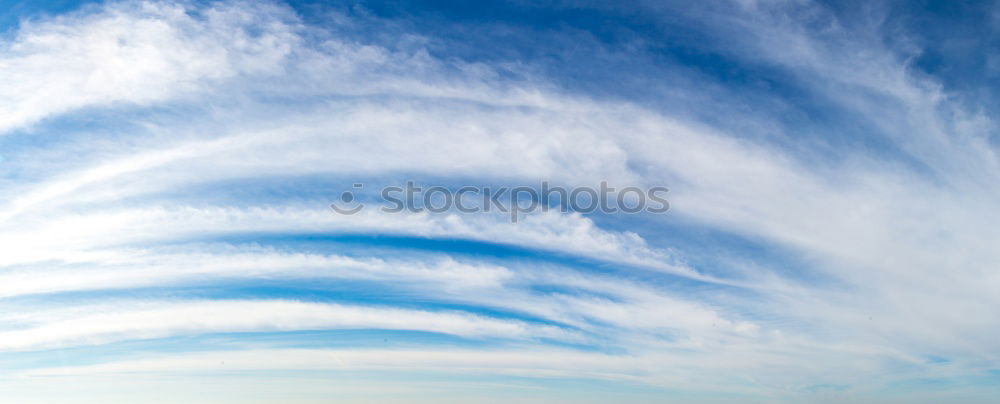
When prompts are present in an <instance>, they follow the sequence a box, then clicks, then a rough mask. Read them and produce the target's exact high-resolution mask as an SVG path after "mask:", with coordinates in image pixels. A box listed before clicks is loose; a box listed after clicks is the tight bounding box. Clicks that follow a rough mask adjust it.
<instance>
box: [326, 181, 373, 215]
mask: <svg viewBox="0 0 1000 404" xmlns="http://www.w3.org/2000/svg"><path fill="white" fill-rule="evenodd" d="M353 187H354V188H356V189H361V188H363V187H364V185H363V184H354V186H353ZM340 201H341V203H343V204H344V205H345V206H347V207H344V206H341V205H340V204H338V203H337V202H334V203H331V204H330V208H331V209H333V210H334V211H335V212H337V213H340V214H342V215H353V214H355V213H358V212H360V211H361V209H364V207H365V205H364V204H361V203H359V204H357V205H355V206H354V207H350V206H349V205H351V203H352V202H354V192H351V191H344V193H342V194H340Z"/></svg>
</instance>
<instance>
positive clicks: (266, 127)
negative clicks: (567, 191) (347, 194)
mask: <svg viewBox="0 0 1000 404" xmlns="http://www.w3.org/2000/svg"><path fill="white" fill-rule="evenodd" d="M302 7H305V6H302ZM302 7H300V8H294V7H293V6H290V5H285V4H280V3H274V2H260V1H252V2H251V1H231V2H217V3H194V2H192V3H187V2H182V3H167V2H159V1H141V2H140V1H125V2H110V3H106V4H93V5H89V6H82V7H81V8H80V9H79V10H77V11H72V12H69V13H65V14H62V15H58V16H54V17H44V18H42V17H37V18H28V19H25V20H24V21H23V22H22V23H21V24H20V26H18V27H17V28H16V29H14V30H13V31H11V33H10V35H8V36H6V37H4V38H3V40H2V42H0V78H2V79H0V157H2V160H0V246H2V247H0V312H3V313H5V314H4V315H0V319H2V320H0V349H2V350H5V351H8V352H7V353H4V354H0V361H19V360H22V359H23V358H24V357H25V356H26V355H28V356H30V355H39V356H38V357H39V358H47V357H51V356H46V355H54V354H53V352H56V353H59V355H62V353H61V352H74V350H84V351H86V352H88V354H87V355H86V360H84V361H83V362H84V363H83V364H80V365H79V366H63V365H60V364H57V363H52V362H51V361H45V360H40V361H39V362H37V363H33V364H31V365H30V366H19V368H20V370H18V372H14V373H9V374H8V376H5V377H6V378H3V379H2V381H0V385H2V384H7V383H15V382H18V381H20V382H23V383H29V384H30V383H31V381H32V380H34V378H38V377H50V376H53V375H62V376H67V377H70V376H72V377H96V378H98V379H100V378H101V377H103V376H101V375H104V374H130V375H133V376H135V375H134V374H143V373H144V372H158V373H162V374H174V375H178V377H183V378H191V377H197V376H194V375H196V374H202V375H204V374H210V375H214V376H212V377H223V376H225V375H222V374H221V373H224V372H227V371H230V370H233V369H240V370H254V371H270V372H273V373H271V374H273V375H274V377H273V379H269V380H276V382H275V383H279V382H280V381H281V380H285V382H286V383H290V384H289V386H291V385H292V384H291V383H292V381H290V378H289V377H288V375H289V374H291V373H289V372H293V371H306V370H308V371H316V370H323V371H334V370H336V371H342V370H347V371H358V372H381V371H391V372H388V373H385V377H387V378H392V377H395V378H397V379H400V380H402V379H406V377H409V376H406V375H411V374H413V373H419V372H424V371H434V372H445V373H450V374H453V376H450V377H454V374H461V373H463V372H474V373H483V374H487V375H490V376H489V377H501V376H503V377H507V376H516V377H527V378H540V379H543V380H548V381H549V382H551V383H554V381H553V380H556V379H564V378H583V379H594V380H601V381H606V382H609V383H613V384H615V385H616V386H618V388H621V389H623V390H630V389H631V387H629V386H633V387H634V389H635V391H634V393H635V394H637V395H638V396H639V397H656V396H655V394H660V393H663V392H667V391H672V392H678V391H680V392H682V393H683V394H684V396H683V397H685V398H687V397H691V399H692V400H693V401H697V400H701V399H704V400H709V399H727V398H732V397H738V398H739V399H746V400H764V401H771V400H788V401H801V400H810V401H813V400H842V399H855V400H867V401H878V400H883V399H884V400H886V401H890V400H896V399H900V400H906V399H913V398H917V399H919V398H921V397H926V399H928V400H931V399H937V398H941V397H949V396H948V395H947V394H949V393H951V394H953V395H952V396H951V397H959V398H960V399H962V400H967V401H983V402H985V401H987V400H986V397H987V396H985V395H982V394H985V393H984V392H990V391H995V386H996V385H997V383H996V372H997V369H998V366H1000V365H997V361H998V360H1000V358H997V354H996V352H1000V350H998V349H997V348H1000V347H998V346H997V343H996V338H995V336H996V335H997V334H998V333H1000V322H998V321H997V318H998V317H997V316H996V313H995V312H996V309H995V308H996V307H1000V306H998V305H1000V298H998V297H997V296H1000V294H998V293H997V291H998V290H1000V276H998V275H997V274H996V270H995V269H996V268H995V266H996V262H1000V255H998V253H997V252H996V251H995V248H994V246H996V245H997V243H998V242H1000V231H998V230H997V226H995V225H994V224H996V223H1000V210H997V209H996V208H995V205H996V203H997V202H998V200H1000V193H998V192H997V189H998V188H997V185H998V182H1000V166H998V164H1000V162H998V160H997V157H996V151H997V148H996V139H995V132H996V127H995V124H994V123H993V122H994V120H995V117H994V115H995V114H994V113H993V112H991V111H990V110H989V109H988V108H984V105H989V104H988V103H986V101H983V103H982V104H977V102H976V97H975V96H974V95H970V94H958V93H957V90H955V89H952V88H949V87H948V86H947V84H946V82H945V80H943V79H942V78H941V77H937V76H935V75H934V74H933V73H928V72H925V71H920V70H919V69H917V68H916V67H915V64H916V62H915V58H917V57H918V56H919V55H920V52H921V49H920V48H919V47H917V46H916V45H915V44H914V42H913V41H908V40H907V35H906V30H907V29H910V28H909V27H905V26H896V25H892V24H890V22H889V21H890V19H889V18H888V16H889V15H891V14H892V13H894V12H897V11H893V10H894V9H893V8H892V7H891V6H885V7H884V8H879V7H875V6H872V7H869V8H862V9H858V10H852V11H849V12H846V11H844V10H840V9H834V8H831V7H828V6H825V5H822V4H814V3H811V2H783V1H781V2H736V3H733V4H730V3H729V2H711V3H710V4H707V5H705V6H704V7H698V8H692V7H690V6H689V5H682V4H679V3H678V4H645V5H639V6H637V7H641V8H642V10H643V12H642V13H641V14H642V16H638V15H634V13H633V12H632V11H629V10H623V9H620V8H619V7H617V6H616V7H591V8H586V7H582V8H574V9H573V10H568V9H565V8H561V7H559V6H557V5H548V6H544V7H543V6H530V7H533V8H537V9H536V11H537V10H541V9H544V10H546V13H549V14H551V15H554V16H562V17H552V18H556V19H559V18H565V24H563V25H560V24H554V25H546V24H548V23H546V22H545V21H546V20H545V18H549V17H544V18H543V17H539V18H540V20H539V21H536V23H537V24H538V25H540V26H536V25H531V24H528V23H527V22H524V21H519V20H518V19H517V18H514V17H510V16H507V17H502V18H501V17H498V20H497V21H494V22H492V23H485V22H483V21H479V20H477V19H475V18H466V17H467V16H463V15H462V14H461V13H460V12H458V11H454V13H455V14H454V15H452V14H448V13H443V14H438V13H431V14H430V15H426V16H423V17H419V18H418V17H414V16H411V14H412V15H422V14H421V12H420V10H411V8H413V7H416V6H413V7H410V6H407V7H404V9H405V10H404V11H401V12H400V13H401V14H398V15H390V14H385V13H381V12H380V11H379V10H377V7H375V8H376V9H371V8H366V7H365V6H363V5H357V6H354V7H344V8H340V7H337V6H329V7H319V6H317V8H315V9H310V8H307V7H306V8H302ZM373 7H374V6H373ZM504 7H509V8H511V9H512V10H520V9H519V7H522V6H517V5H505V6H504ZM523 7H528V6H523ZM417 8H419V7H417ZM306 10H310V11H306ZM407 10H408V11H407ZM520 11H524V10H520ZM574 13H578V14H574ZM514 14H517V13H514ZM549 14H545V15H549ZM581 15H589V16H592V17H593V16H598V17H594V18H598V19H607V20H608V21H619V20H620V22H621V24H619V25H620V28H616V30H611V31H607V32H605V31H601V30H598V29H592V28H593V27H589V28H588V25H587V24H590V23H591V22H592V21H593V20H589V19H587V18H584V17H581ZM420 18H426V20H420ZM615 19H619V20H615ZM421 21H424V23H421ZM892 21H896V20H892ZM430 22H433V24H431V23H430ZM601 35H604V37H602V36H601ZM531 36H541V37H543V38H548V37H551V38H553V39H554V41H555V42H554V43H556V44H566V43H574V44H576V46H577V47H576V48H574V49H563V46H562V45H558V46H556V45H546V44H545V43H537V44H535V43H532V44H528V43H529V42H527V41H524V40H522V39H521V38H524V37H531ZM498 38H506V39H505V40H500V39H498ZM543 42H544V41H543ZM491 47H492V48H495V49H496V52H492V53H490V52H488V51H486V50H484V49H490V48H491ZM470 48H476V49H470ZM478 48H483V49H478ZM692 49H694V50H692ZM483 52H486V53H489V54H488V55H484V54H483ZM545 55H548V56H545ZM580 55H591V56H587V57H584V56H580ZM588 63H591V64H592V66H591V69H593V70H601V72H592V73H581V72H580V71H579V70H580V69H582V70H586V69H587V68H588V66H590V65H588ZM576 64H581V65H580V66H577V65H576ZM571 65H572V66H571ZM609 66H620V67H623V68H627V69H628V70H627V71H626V72H623V73H615V72H613V71H607V70H608V69H607V68H608V67H609ZM554 72H555V73H554ZM559 72H565V73H566V76H565V77H564V76H561V75H559V74H558V73H559ZM587 74H591V76H587ZM616 74H619V75H618V76H616ZM626 74H627V75H629V78H628V80H629V82H624V81H623V82H621V83H620V86H618V87H619V88H616V84H615V83H606V84H601V85H596V84H593V83H586V84H584V83H581V82H580V81H579V80H583V78H587V77H591V78H593V77H604V78H616V77H618V78H622V79H623V80H624V77H622V75H626ZM574 75H575V76H574ZM581 77H582V78H581ZM574 80H578V81H574ZM632 81H635V82H640V83H648V86H639V87H641V88H639V87H636V86H634V85H633V84H631V83H632ZM984 91H989V90H988V89H987V90H984ZM401 178H402V179H413V178H415V179H423V180H426V181H429V182H434V181H437V182H440V183H442V184H444V185H449V186H451V185H454V184H460V183H472V182H475V183H478V184H490V185H493V184H511V183H516V184H519V185H520V184H525V185H531V184H532V183H535V182H537V181H540V180H547V181H550V182H553V183H558V184H562V185H567V186H577V185H596V184H597V183H599V182H600V181H609V182H612V183H615V184H618V185H619V186H626V185H637V186H654V185H665V186H667V187H669V188H670V189H671V190H670V204H671V211H670V213H668V214H667V215H659V216H658V215H636V216H629V215H622V216H600V215H590V216H585V215H581V214H577V213H572V214H567V213H558V212H554V211H553V212H545V213H535V214H530V215H527V216H525V217H524V219H523V220H520V221H518V222H517V223H510V222H509V220H507V216H505V215H501V214H477V215H468V214H429V213H404V214H388V213H384V212H380V211H378V210H376V209H369V210H365V211H363V212H361V213H359V214H357V215H353V216H343V215H336V214H335V213H334V212H332V211H330V210H329V209H328V208H327V206H328V205H329V203H330V202H331V201H332V200H333V199H334V198H337V197H339V193H340V191H341V189H340V187H341V186H342V185H343V184H345V183H347V184H350V183H353V182H357V181H362V180H363V181H366V182H367V183H368V184H369V186H368V187H367V189H366V190H365V192H367V194H365V195H361V197H366V196H371V194H377V188H378V186H379V185H385V184H394V183H396V182H399V179H401ZM358 235H361V236H358ZM322 236H330V237H328V238H325V239H324V238H323V237H322ZM369 236H370V237H369ZM351 237H355V239H351ZM380 237H382V238H381V239H380ZM421 241H426V242H434V243H437V244H424V245H423V247H421V246H420V242H421ZM448 243H464V244H451V248H448V246H449V244H448ZM273 294H277V295H280V296H277V297H276V296H274V295H273ZM343 329H363V330H369V331H373V332H375V333H376V334H375V335H378V333H379V332H383V333H388V332H393V331H400V330H408V331H418V332H425V333H430V334H435V335H438V334H440V335H451V336H455V337H459V338H461V339H462V340H463V341H476V342H478V343H481V345H478V346H474V347H472V348H469V347H463V348H462V349H461V350H458V349H454V348H451V347H448V346H447V344H449V342H447V341H448V340H444V339H440V340H437V339H427V340H421V339H415V340H413V341H407V342H405V343H403V344H402V345H400V346H398V347H393V348H392V349H386V350H372V349H368V348H364V349H362V348H361V347H357V348H356V349H351V348H349V347H348V348H343V349H339V348H338V349H336V350H334V349H325V348H323V349H286V348H284V347H282V346H278V345H273V346H272V345H268V342H267V341H265V342H260V341H257V342H253V343H252V344H251V343H250V342H249V340H248V341H243V342H245V343H246V344H249V345H241V342H240V341H241V338H240V337H239V335H247V336H249V335H251V334H258V333H265V332H270V333H276V334H278V335H279V337H276V339H275V340H274V341H283V342H289V341H294V339H295V333H294V332H296V331H304V330H343ZM219 333H232V334H233V335H237V336H236V337H233V340H232V341H233V342H231V343H230V344H229V345H227V346H226V349H227V350H226V351H225V352H209V353H183V352H182V353H180V354H178V355H177V356H176V357H167V356H165V355H164V354H163V353H162V352H159V353H158V351H159V350H161V349H158V347H166V346H168V345H169V344H173V342H171V341H176V340H177V339H178V338H182V337H194V336H199V335H216V334H219ZM387 340H388V339H387ZM129 341H132V342H136V341H143V344H145V345H143V346H145V347H146V348H144V349H136V350H134V351H132V350H130V348H128V345H127V343H128V342H129ZM115 344H122V345H121V346H124V347H125V348H122V349H123V350H125V352H119V355H107V354H102V353H101V352H102V351H100V350H99V349H98V348H99V347H100V346H105V347H107V346H119V345H115ZM251 345H252V346H251ZM169 346H171V347H172V348H171V349H176V345H169ZM285 347H287V345H285ZM487 347H488V348H487ZM162 349H166V348H162ZM180 350H181V351H184V352H187V351H199V350H202V349H200V348H199V347H198V345H197V343H193V342H192V343H191V344H190V345H187V346H184V347H183V348H182V349H180ZM19 358H20V359H19ZM42 362H45V363H42ZM223 362H225V365H222V363H223ZM10 363H13V362H10ZM18 363H20V362H18ZM393 372H401V373H393ZM400 375H403V376H400ZM130 377H131V376H130ZM136 377H138V376H136ZM227 377H228V376H227ZM136 380H138V379H136ZM136 383H138V381H136ZM295 383H298V382H295ZM915 384H919V388H917V387H912V386H914V385H915ZM296 385H298V384H296ZM447 385H448V388H449V389H453V390H456V391H461V390H462V383H461V382H460V381H456V382H448V383H447ZM636 386H641V387H636ZM901 386H902V387H901ZM253 388H254V387H251V389H253ZM358 388H360V387H358ZM645 389H652V390H645ZM991 389H992V390H991ZM907 390H912V391H917V392H918V393H917V395H908V394H907V393H906V391H907ZM925 390H926V391H927V392H934V394H942V395H941V396H935V395H933V394H928V395H926V396H919V391H925ZM18 391H21V392H22V394H26V393H23V392H24V390H21V389H18ZM464 393H466V392H463V394H464ZM557 393H558V392H553V391H546V392H545V397H551V396H552V395H555V394H557ZM470 394H472V393H470ZM540 394H541V393H540ZM646 394H653V395H649V396H647V395H646ZM688 394H690V395H691V396H688ZM473 395H474V394H473ZM24 397H25V398H26V399H29V397H28V395H24Z"/></svg>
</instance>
